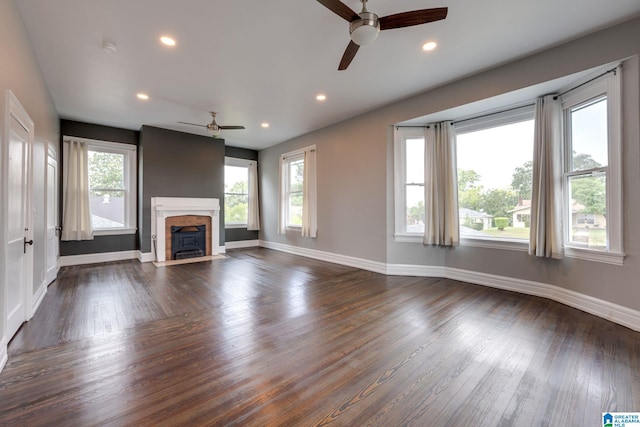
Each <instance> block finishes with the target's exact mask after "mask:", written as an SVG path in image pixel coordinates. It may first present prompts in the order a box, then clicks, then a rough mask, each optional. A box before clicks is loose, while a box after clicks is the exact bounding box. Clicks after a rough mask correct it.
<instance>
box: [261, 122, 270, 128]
mask: <svg viewBox="0 0 640 427" xmlns="http://www.w3.org/2000/svg"><path fill="white" fill-rule="evenodd" d="M260 126H262V127H263V128H265V129H266V128H268V127H269V123H267V122H264V123H261V124H260Z"/></svg>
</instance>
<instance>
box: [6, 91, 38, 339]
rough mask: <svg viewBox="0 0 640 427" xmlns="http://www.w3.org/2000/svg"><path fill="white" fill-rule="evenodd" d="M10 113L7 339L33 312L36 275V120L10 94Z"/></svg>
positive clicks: (8, 145)
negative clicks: (32, 185) (32, 161)
mask: <svg viewBox="0 0 640 427" xmlns="http://www.w3.org/2000/svg"><path fill="white" fill-rule="evenodd" d="M8 96H9V112H8V116H9V117H8V129H7V134H8V135H7V136H8V138H7V140H6V141H7V147H6V149H7V150H6V151H5V153H6V155H7V163H6V165H7V168H6V177H7V181H6V183H7V184H6V185H7V200H6V202H7V210H6V211H5V212H6V222H7V228H6V230H7V234H6V235H5V239H6V242H5V244H6V257H7V264H6V270H7V276H6V278H7V281H6V292H7V293H6V301H7V306H6V309H7V311H6V314H7V319H6V320H7V322H6V325H7V329H6V332H7V339H8V340H10V339H11V337H13V335H14V334H15V333H16V331H17V330H18V328H19V327H20V325H22V323H23V322H24V321H26V320H27V319H28V317H27V316H28V315H29V314H30V310H29V308H28V307H29V305H28V304H30V303H31V301H30V298H28V296H29V295H28V291H29V290H31V286H28V284H29V283H31V278H32V276H33V266H32V263H33V249H32V246H31V244H29V241H30V242H31V243H33V240H32V239H33V233H32V231H31V215H29V209H30V206H31V204H30V194H31V192H30V191H29V155H30V148H31V144H30V142H31V140H32V137H33V122H32V121H31V119H30V118H29V116H28V115H27V114H26V112H25V111H24V109H23V108H22V106H21V105H20V103H18V101H17V99H15V97H14V96H13V94H11V93H9V95H8Z"/></svg>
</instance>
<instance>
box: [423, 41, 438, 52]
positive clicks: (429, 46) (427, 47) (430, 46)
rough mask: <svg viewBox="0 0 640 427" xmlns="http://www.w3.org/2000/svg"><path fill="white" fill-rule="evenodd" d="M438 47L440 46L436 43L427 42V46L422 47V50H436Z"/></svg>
mask: <svg viewBox="0 0 640 427" xmlns="http://www.w3.org/2000/svg"><path fill="white" fill-rule="evenodd" d="M436 46H438V44H437V43H436V42H426V43H425V44H423V45H422V50H425V51H430V50H433V49H435V48H436Z"/></svg>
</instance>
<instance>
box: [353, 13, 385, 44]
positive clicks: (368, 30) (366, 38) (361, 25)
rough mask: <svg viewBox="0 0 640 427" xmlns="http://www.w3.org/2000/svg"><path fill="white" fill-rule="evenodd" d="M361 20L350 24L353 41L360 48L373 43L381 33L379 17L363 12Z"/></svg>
mask: <svg viewBox="0 0 640 427" xmlns="http://www.w3.org/2000/svg"><path fill="white" fill-rule="evenodd" d="M358 16H360V19H358V20H355V21H353V22H351V23H350V24H349V34H350V35H351V40H353V42H354V43H355V44H357V45H358V46H365V45H368V44H370V43H373V42H374V41H375V39H377V38H378V33H379V32H380V21H378V15H376V14H375V13H371V12H361V13H360V14H359V15H358Z"/></svg>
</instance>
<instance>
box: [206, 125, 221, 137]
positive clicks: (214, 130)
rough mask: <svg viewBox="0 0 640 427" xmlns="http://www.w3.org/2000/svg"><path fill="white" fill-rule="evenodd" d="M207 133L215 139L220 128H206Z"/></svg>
mask: <svg viewBox="0 0 640 427" xmlns="http://www.w3.org/2000/svg"><path fill="white" fill-rule="evenodd" d="M207 132H209V135H211V136H213V137H216V136H219V135H220V128H219V127H218V126H207Z"/></svg>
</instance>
